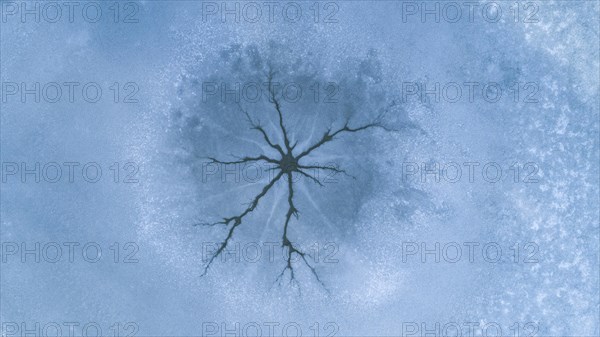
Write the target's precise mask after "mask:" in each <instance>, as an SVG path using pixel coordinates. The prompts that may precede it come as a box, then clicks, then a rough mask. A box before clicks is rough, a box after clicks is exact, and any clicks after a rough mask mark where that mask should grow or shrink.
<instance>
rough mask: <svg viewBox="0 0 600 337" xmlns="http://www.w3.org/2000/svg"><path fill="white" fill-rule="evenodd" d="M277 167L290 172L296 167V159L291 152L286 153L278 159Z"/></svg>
mask: <svg viewBox="0 0 600 337" xmlns="http://www.w3.org/2000/svg"><path fill="white" fill-rule="evenodd" d="M279 167H280V168H281V170H282V171H283V172H285V173H290V172H293V171H295V170H296V169H297V168H298V161H297V160H296V158H294V156H292V154H291V153H288V154H286V155H285V156H283V157H282V158H281V160H280V161H279Z"/></svg>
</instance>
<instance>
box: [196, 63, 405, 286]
mask: <svg viewBox="0 0 600 337" xmlns="http://www.w3.org/2000/svg"><path fill="white" fill-rule="evenodd" d="M274 75H275V73H274V72H273V71H272V70H269V72H268V73H267V75H266V77H267V80H268V82H267V84H268V91H269V102H270V103H271V104H272V105H273V108H274V110H275V112H276V113H277V117H278V127H279V130H278V133H280V134H279V136H280V137H281V138H280V139H283V145H281V144H279V143H277V142H275V141H273V139H272V138H271V137H269V134H268V133H267V131H266V130H265V129H264V128H263V127H262V126H261V124H260V121H254V120H253V119H252V118H251V117H250V114H249V113H248V112H247V111H246V110H245V109H244V108H243V107H242V106H241V105H240V104H238V107H239V109H240V110H241V111H242V112H243V114H244V116H245V117H246V120H247V121H248V123H249V124H250V129H251V130H256V131H258V132H259V133H260V135H261V136H262V138H263V140H264V142H265V143H266V145H267V146H269V147H270V148H272V149H274V150H276V151H277V153H278V154H279V158H271V157H268V156H267V155H259V156H255V157H247V156H246V157H241V158H238V159H237V160H234V161H221V160H218V159H215V158H212V157H209V158H208V159H209V160H211V161H212V162H213V163H218V164H244V163H249V162H256V161H265V162H268V163H271V164H275V165H274V167H272V168H270V169H269V170H275V171H278V173H277V174H276V175H275V177H274V178H273V179H272V180H271V181H270V182H269V183H268V184H267V185H265V186H264V187H263V189H262V190H261V191H260V193H258V194H257V195H256V196H255V197H254V198H253V199H252V201H251V202H250V203H249V205H248V207H247V208H246V209H244V210H243V211H241V212H240V213H239V214H237V215H232V216H230V217H225V218H223V219H222V220H221V221H218V222H214V223H203V225H209V226H214V225H224V226H227V227H229V230H228V233H227V236H226V237H225V239H224V240H223V241H222V242H221V243H220V244H219V245H218V248H217V250H216V251H215V252H214V253H213V254H212V255H211V257H210V259H209V260H208V262H207V264H206V265H205V267H204V272H203V273H202V275H203V276H204V275H206V273H207V272H208V269H209V268H210V266H211V265H212V263H213V262H214V260H215V259H216V258H217V257H218V256H220V255H221V254H222V253H223V251H224V250H225V248H226V247H227V245H228V244H229V241H230V240H231V239H232V237H233V234H234V231H235V229H236V228H237V227H239V226H240V225H241V224H242V222H243V221H244V219H245V217H246V216H247V215H248V214H250V213H252V212H253V211H254V210H255V209H256V207H258V205H259V202H260V200H261V199H262V198H263V197H264V196H265V195H266V194H267V193H268V192H269V191H270V190H271V188H272V187H273V186H274V185H275V183H276V182H278V181H280V180H281V179H282V178H284V177H285V178H284V179H285V180H287V201H288V202H287V204H288V208H287V212H286V214H285V222H284V223H283V236H282V239H281V247H282V248H283V249H284V252H285V260H286V264H285V266H284V268H283V270H282V271H281V273H280V274H279V275H278V276H277V279H276V282H279V283H281V281H282V280H283V278H284V277H285V275H286V273H289V282H290V284H292V283H296V284H297V280H296V274H295V269H294V268H295V267H294V261H293V256H294V255H297V256H299V257H300V259H299V260H298V261H302V262H303V263H304V265H305V266H306V267H307V268H308V269H309V270H310V272H311V274H312V275H313V276H314V278H315V279H316V281H317V282H318V283H319V284H321V285H322V286H323V288H324V289H325V290H327V288H326V287H325V283H324V282H323V281H322V280H321V278H320V277H319V274H318V273H317V271H316V269H315V267H314V266H313V265H311V264H310V262H309V258H310V257H311V255H310V254H308V253H306V252H304V251H302V250H301V249H300V248H299V247H297V246H296V245H294V243H293V242H292V240H290V238H289V232H288V229H289V226H290V222H291V219H292V216H293V217H295V218H296V219H297V218H298V217H299V210H298V209H297V208H296V206H295V204H294V179H293V177H294V174H296V175H301V176H304V177H306V178H308V179H310V180H311V181H313V182H314V183H316V184H318V185H319V186H321V187H323V186H324V185H323V183H322V182H321V181H320V180H319V179H318V176H317V177H315V176H314V175H311V174H310V173H308V172H307V170H311V169H317V170H329V171H332V172H336V173H342V174H344V175H346V176H348V177H352V178H354V179H356V178H355V177H354V176H351V175H350V174H348V173H347V172H346V171H345V170H343V169H340V168H338V167H333V166H319V165H302V164H300V159H302V158H304V157H306V156H308V155H310V154H311V153H313V151H315V150H317V149H319V148H320V147H322V146H324V145H325V144H327V143H330V142H332V141H334V140H336V139H337V138H339V136H341V135H343V134H350V133H356V132H360V131H363V130H368V129H373V128H380V129H383V130H386V131H392V130H391V129H389V128H387V127H385V126H383V125H382V124H381V118H382V117H383V115H384V114H385V113H387V111H388V110H389V109H390V108H391V107H393V106H394V104H395V103H393V102H392V104H391V105H390V106H388V108H387V109H386V110H385V111H384V112H383V113H382V114H381V115H380V116H379V117H377V118H376V119H375V120H374V121H373V122H371V123H368V124H365V125H361V126H358V127H351V126H350V122H349V121H346V122H345V123H344V125H343V127H341V128H339V129H337V130H335V131H332V129H331V128H329V129H327V131H326V132H325V133H324V134H323V136H322V137H321V138H320V139H319V140H318V141H317V142H315V143H314V144H312V145H310V146H308V147H307V148H306V149H305V150H304V151H301V152H300V153H297V154H296V153H294V149H295V147H296V145H297V144H298V142H297V141H295V142H294V144H291V143H290V138H289V136H290V135H289V130H288V129H286V127H285V122H284V114H283V111H282V106H281V104H280V102H279V100H278V98H277V97H276V95H275V90H274V89H273V76H274Z"/></svg>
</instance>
